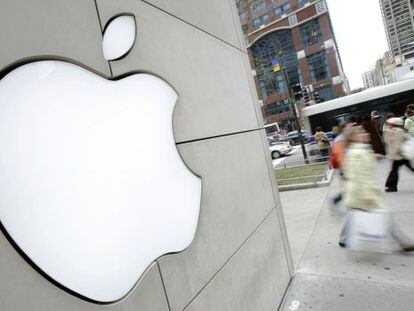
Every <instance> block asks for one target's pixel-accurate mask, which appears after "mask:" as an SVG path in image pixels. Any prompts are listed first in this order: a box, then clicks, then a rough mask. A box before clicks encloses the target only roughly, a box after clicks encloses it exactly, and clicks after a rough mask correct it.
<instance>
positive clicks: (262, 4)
mask: <svg viewBox="0 0 414 311" xmlns="http://www.w3.org/2000/svg"><path fill="white" fill-rule="evenodd" d="M236 4H237V8H238V11H239V17H240V22H241V24H242V29H243V33H244V35H245V39H246V44H247V47H248V52H249V57H250V63H251V66H252V70H253V74H254V76H255V82H256V87H257V90H258V93H259V97H260V99H261V103H262V112H263V115H264V117H265V121H266V123H268V124H269V123H273V122H279V124H280V125H281V127H282V128H285V129H288V130H292V129H293V128H294V124H293V119H292V118H293V114H292V112H291V110H290V107H289V105H288V103H287V100H286V99H287V96H288V90H287V82H286V81H285V80H286V79H285V78H284V74H283V72H274V70H273V68H274V66H275V64H280V65H281V66H282V67H284V68H286V72H287V75H288V79H289V82H290V83H294V82H300V83H301V84H302V86H303V87H304V88H305V89H307V90H308V94H309V100H310V101H309V104H314V103H315V101H314V97H313V94H314V93H315V92H317V94H318V95H319V97H320V101H321V102H323V101H327V100H330V99H334V98H336V97H339V96H343V95H346V94H347V93H348V91H349V89H348V83H347V80H346V77H345V75H344V72H343V70H342V64H341V59H340V56H339V52H338V49H337V46H336V41H335V36H334V33H333V29H332V25H331V21H330V17H329V12H328V7H327V5H326V3H325V1H324V0H319V1H312V0H290V1H289V0H237V1H236Z"/></svg>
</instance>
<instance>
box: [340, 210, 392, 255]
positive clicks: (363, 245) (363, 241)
mask: <svg viewBox="0 0 414 311" xmlns="http://www.w3.org/2000/svg"><path fill="white" fill-rule="evenodd" d="M346 245H347V247H349V248H350V249H352V250H359V251H371V252H388V251H389V249H390V217H389V215H388V214H387V213H386V212H385V211H382V210H372V211H363V210H358V209H349V210H348V212H347V239H346Z"/></svg>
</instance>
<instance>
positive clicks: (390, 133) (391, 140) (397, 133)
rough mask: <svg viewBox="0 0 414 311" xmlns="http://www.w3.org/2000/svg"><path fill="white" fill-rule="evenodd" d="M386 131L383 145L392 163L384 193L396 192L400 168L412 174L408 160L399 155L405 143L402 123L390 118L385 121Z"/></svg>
mask: <svg viewBox="0 0 414 311" xmlns="http://www.w3.org/2000/svg"><path fill="white" fill-rule="evenodd" d="M387 124H388V130H387V132H386V134H385V136H384V140H385V143H386V145H387V149H388V158H389V159H390V160H391V161H392V168H391V172H390V174H389V175H388V179H387V182H386V183H385V191H386V192H397V191H398V179H399V174H398V171H399V170H400V167H401V166H404V165H405V166H407V167H408V168H409V169H410V170H411V171H412V172H414V167H412V165H411V163H410V161H409V160H407V159H404V157H403V156H402V154H401V147H402V145H403V143H404V142H405V141H406V139H407V137H406V133H405V131H404V129H403V126H404V121H403V119H401V118H391V119H388V120H387Z"/></svg>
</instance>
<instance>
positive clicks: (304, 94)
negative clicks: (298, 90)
mask: <svg viewBox="0 0 414 311" xmlns="http://www.w3.org/2000/svg"><path fill="white" fill-rule="evenodd" d="M302 94H303V100H304V101H305V104H306V105H309V93H308V89H307V88H306V87H305V88H304V89H303V91H302Z"/></svg>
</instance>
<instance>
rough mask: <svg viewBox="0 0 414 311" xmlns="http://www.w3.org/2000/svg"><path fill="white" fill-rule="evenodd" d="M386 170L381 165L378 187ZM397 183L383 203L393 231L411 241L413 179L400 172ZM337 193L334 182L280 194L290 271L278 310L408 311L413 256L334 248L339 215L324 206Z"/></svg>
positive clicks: (413, 287)
mask: <svg viewBox="0 0 414 311" xmlns="http://www.w3.org/2000/svg"><path fill="white" fill-rule="evenodd" d="M388 169H389V163H388V162H387V161H382V163H381V164H380V172H379V176H380V183H381V185H383V184H384V182H385V179H386V175H387V173H388ZM400 177H401V178H400V184H399V192H397V193H392V194H385V193H384V198H385V199H386V201H387V203H388V204H389V207H390V211H391V212H392V213H393V218H394V223H395V225H397V226H399V227H400V229H401V230H402V231H404V232H405V233H406V235H407V236H409V237H411V238H412V239H413V240H414V174H412V173H411V172H409V171H408V170H407V169H406V168H403V169H401V176H400ZM337 191H338V178H335V180H334V182H333V184H332V185H331V187H329V188H324V189H308V190H298V191H291V192H285V193H281V199H282V205H283V210H284V215H285V219H286V226H287V229H288V235H289V237H290V238H289V240H290V244H291V248H292V254H293V259H294V262H295V267H296V272H295V276H294V279H293V281H292V283H291V285H290V287H289V289H288V291H287V294H286V297H285V302H284V305H283V306H282V307H281V310H329V311H331V310H332V311H333V310H335V311H336V310H339V311H342V310H347V311H348V310H355V311H360V310H361V311H362V310H384V311H390V310H413V309H414V254H401V253H391V254H376V253H368V252H352V251H349V250H346V249H342V248H340V247H338V236H339V232H340V230H341V227H342V221H343V215H342V214H341V213H340V212H339V211H338V210H337V209H334V208H332V207H331V206H330V200H329V198H330V197H332V196H334V195H335V194H336V193H337ZM304 202H307V203H304ZM394 247H397V246H396V245H394Z"/></svg>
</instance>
